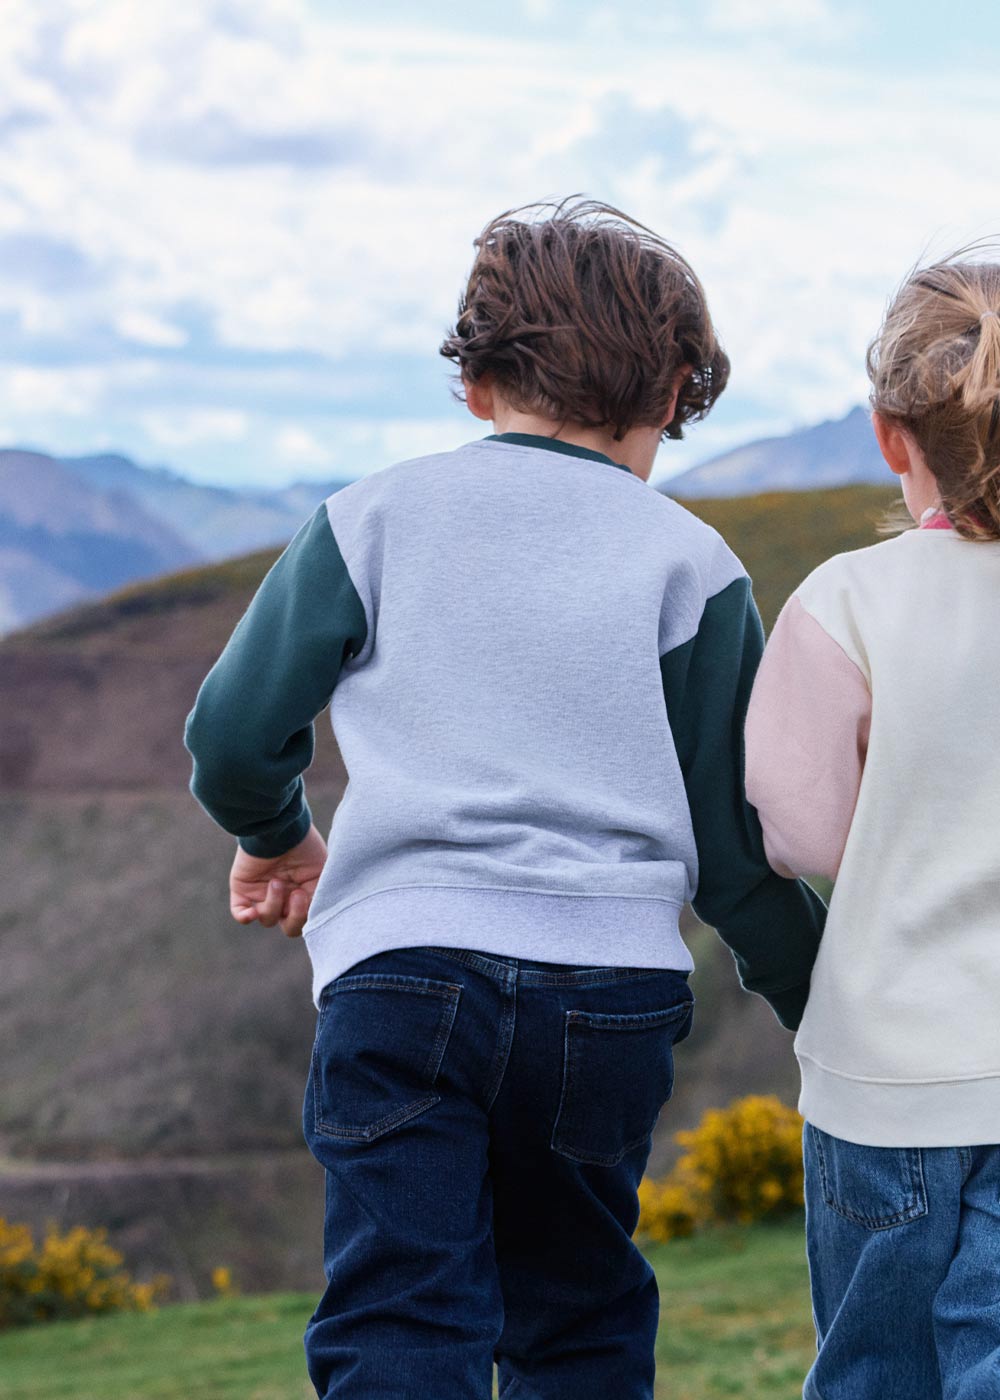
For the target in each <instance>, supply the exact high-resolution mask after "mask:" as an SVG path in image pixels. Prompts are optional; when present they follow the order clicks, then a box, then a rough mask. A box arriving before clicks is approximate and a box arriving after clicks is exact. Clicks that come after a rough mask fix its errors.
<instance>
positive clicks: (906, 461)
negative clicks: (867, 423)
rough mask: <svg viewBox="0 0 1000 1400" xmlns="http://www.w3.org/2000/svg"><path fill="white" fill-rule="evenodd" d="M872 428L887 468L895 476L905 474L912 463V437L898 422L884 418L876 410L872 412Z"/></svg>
mask: <svg viewBox="0 0 1000 1400" xmlns="http://www.w3.org/2000/svg"><path fill="white" fill-rule="evenodd" d="M872 428H873V429H874V430H875V440H876V442H877V443H878V446H879V451H880V452H881V453H882V456H883V457H884V458H885V461H886V465H887V466H888V468H889V470H890V471H893V472H895V473H896V475H897V476H905V475H906V473H907V472H908V471H909V470H910V467H911V464H912V463H911V443H912V439H911V437H910V435H909V433H907V431H906V429H905V428H901V427H900V426H899V424H898V423H894V422H893V421H892V419H891V418H885V417H883V415H882V414H881V413H877V412H876V413H873V414H872Z"/></svg>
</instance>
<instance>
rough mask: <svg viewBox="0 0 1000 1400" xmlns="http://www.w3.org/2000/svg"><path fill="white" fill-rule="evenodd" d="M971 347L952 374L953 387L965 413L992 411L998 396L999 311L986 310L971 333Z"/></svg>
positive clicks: (999, 362)
mask: <svg viewBox="0 0 1000 1400" xmlns="http://www.w3.org/2000/svg"><path fill="white" fill-rule="evenodd" d="M971 334H972V336H973V338H974V340H975V345H974V348H973V350H972V354H971V355H970V356H969V358H968V360H967V361H966V363H965V366H964V367H963V368H962V369H961V370H959V372H958V373H957V374H956V375H955V377H954V380H953V384H954V388H955V390H956V391H957V393H958V394H959V397H960V398H961V400H962V404H963V405H964V407H965V408H966V410H967V411H968V412H969V413H972V414H979V413H982V412H983V410H984V409H992V407H993V404H994V403H995V402H996V401H997V397H998V395H1000V311H996V310H994V309H993V308H992V307H987V308H986V309H985V310H984V311H983V312H981V314H980V315H979V317H978V318H977V322H976V326H975V327H974V328H973V330H972V332H971Z"/></svg>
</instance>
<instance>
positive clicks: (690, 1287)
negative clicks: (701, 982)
mask: <svg viewBox="0 0 1000 1400" xmlns="http://www.w3.org/2000/svg"><path fill="white" fill-rule="evenodd" d="M649 1258H650V1261H651V1262H652V1264H653V1266H654V1267H655V1269H656V1273H657V1277H658V1279H659V1282H660V1294H661V1301H662V1313H661V1320H660V1331H659V1337H658V1339H657V1389H656V1396H657V1400H668V1397H669V1400H730V1397H733V1396H743V1397H748V1398H749V1397H754V1400H758V1398H759V1400H798V1397H800V1396H801V1394H802V1378H803V1376H804V1375H805V1373H806V1371H807V1370H808V1368H809V1365H810V1363H811V1361H812V1357H813V1354H814V1343H813V1329H812V1321H811V1317H810V1310H809V1292H808V1274H807V1269H806V1263H805V1251H804V1244H803V1236H802V1225H801V1222H792V1223H790V1224H786V1225H780V1226H769V1227H760V1226H758V1227H755V1228H749V1229H735V1228H734V1229H727V1230H720V1231H716V1232H707V1233H705V1234H703V1235H700V1236H697V1237H695V1238H693V1239H690V1240H677V1241H675V1242H674V1243H672V1244H669V1245H657V1246H653V1247H651V1248H650V1250H649ZM314 1301H315V1300H314V1299H313V1298H312V1297H311V1296H310V1295H306V1294H296V1293H286V1294H271V1295H266V1296H263V1297H258V1298H233V1299H217V1300H215V1301H212V1302H206V1303H193V1304H177V1305H174V1306H171V1307H165V1308H161V1309H160V1311H159V1312H156V1313H152V1314H146V1315H143V1314H139V1315H122V1316H118V1317H105V1318H94V1319H93V1320H88V1321H82V1322H64V1323H57V1324H52V1325H49V1326H41V1327H35V1328H27V1329H24V1330H22V1331H17V1332H8V1333H5V1334H3V1335H0V1375H2V1376H3V1386H2V1394H3V1397H4V1400H50V1397H52V1396H53V1395H58V1396H59V1397H60V1400H108V1397H114V1400H191V1397H197V1400H309V1397H311V1396H312V1395H313V1392H312V1389H311V1387H310V1385H309V1383H308V1380H307V1378H306V1374H305V1366H304V1362H303V1354H302V1344H301V1336H302V1330H303V1328H304V1326H305V1322H306V1319H307V1318H308V1316H309V1313H310V1311H311V1309H312V1307H313V1303H314Z"/></svg>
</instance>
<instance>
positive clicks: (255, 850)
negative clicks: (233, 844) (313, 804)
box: [237, 798, 312, 860]
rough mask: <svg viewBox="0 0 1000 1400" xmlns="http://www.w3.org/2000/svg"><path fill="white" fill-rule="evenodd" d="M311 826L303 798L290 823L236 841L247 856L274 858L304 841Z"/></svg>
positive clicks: (310, 816)
mask: <svg viewBox="0 0 1000 1400" xmlns="http://www.w3.org/2000/svg"><path fill="white" fill-rule="evenodd" d="M311 826H312V812H310V810H309V804H308V802H306V801H305V799H304V798H303V801H302V810H301V811H300V812H299V815H298V816H297V817H296V818H295V820H294V821H293V822H292V823H291V825H289V826H283V827H281V828H280V830H278V831H274V832H269V833H268V834H266V835H264V836H239V837H237V841H238V843H239V845H240V848H241V849H242V850H244V851H246V853H247V855H248V856H256V857H257V859H258V860H274V859H275V857H276V856H283V855H284V854H285V852H286V851H290V850H291V849H292V847H293V846H297V845H298V844H299V842H300V841H304V840H305V838H306V836H307V834H308V832H309V828H310V827H311Z"/></svg>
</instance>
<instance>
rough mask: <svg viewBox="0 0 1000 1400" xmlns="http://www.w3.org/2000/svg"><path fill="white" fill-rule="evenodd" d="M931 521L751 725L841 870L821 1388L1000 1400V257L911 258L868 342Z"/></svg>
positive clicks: (821, 997) (796, 619)
mask: <svg viewBox="0 0 1000 1400" xmlns="http://www.w3.org/2000/svg"><path fill="white" fill-rule="evenodd" d="M868 373H869V377H870V379H871V382H872V392H871V403H872V408H873V410H874V411H873V415H872V423H873V427H874V430H875V435H876V437H877V439H878V444H879V447H880V448H881V451H882V454H883V456H884V457H885V460H886V462H887V463H888V465H889V467H890V468H891V470H892V471H893V472H895V473H896V474H897V475H898V476H899V477H900V478H901V482H902V488H903V497H904V499H905V502H906V506H907V508H908V510H909V513H910V515H911V516H912V517H913V519H914V521H916V522H918V524H919V528H918V529H915V530H913V529H910V530H908V531H907V532H906V533H905V534H902V535H900V536H898V537H897V538H894V539H889V540H884V541H882V542H881V543H879V544H876V545H873V546H871V547H870V548H867V549H860V550H856V551H854V552H851V553H848V554H841V555H837V556H836V557H834V558H833V559H830V560H828V561H827V562H826V563H825V564H823V565H821V566H820V567H819V568H818V569H816V570H815V571H814V572H813V573H812V574H810V575H809V577H808V578H807V579H806V580H805V582H804V583H803V584H802V585H801V587H800V588H798V589H797V590H796V592H795V593H794V594H793V596H792V597H791V599H790V600H789V601H788V603H787V604H786V605H785V607H784V609H783V611H782V613H781V616H780V617H779V619H778V621H777V623H776V625H775V628H774V632H773V634H772V636H771V639H770V641H769V642H768V645H767V648H766V651H765V654H764V658H763V661H762V664H761V667H760V670H759V672H758V676H757V679H756V683H755V686H754V690H753V694H752V697H751V701H750V706H749V711H748V715H747V725H746V765H747V793H748V796H749V798H750V801H751V802H752V803H753V805H754V806H755V807H756V808H757V809H758V811H759V813H760V817H761V823H762V826H763V829H764V836H765V845H766V850H767V854H768V859H769V861H770V864H771V866H772V867H773V868H774V869H775V870H777V871H778V872H779V873H780V874H784V875H792V874H796V875H806V874H810V875H816V874H819V875H826V876H828V877H829V878H830V879H836V888H835V890H834V894H833V899H832V902H831V905H830V913H829V919H828V923H827V928H826V933H825V935H824V937H823V940H822V943H821V945H820V950H819V955H818V958H817V961H816V964H815V967H814V970H813V974H812V979H811V984H810V992H809V998H808V1001H807V1004H806V1009H805V1013H804V1016H803V1019H802V1022H801V1025H800V1027H799V1030H798V1032H797V1034H796V1038H795V1052H796V1055H797V1057H798V1060H799V1065H800V1069H801V1074H802V1094H801V1098H800V1100H799V1108H800V1109H801V1111H802V1113H803V1116H804V1117H805V1119H806V1123H805V1127H804V1132H803V1147H804V1154H805V1174H806V1184H805V1193H806V1234H807V1245H808V1257H809V1269H810V1278H811V1285H812V1299H813V1314H814V1321H815V1325H816V1334H817V1341H818V1345H819V1354H818V1356H817V1359H816V1362H815V1364H814V1366H813V1367H812V1369H811V1370H810V1372H809V1375H808V1376H807V1378H806V1382H805V1388H804V1392H803V1393H804V1395H805V1396H806V1397H807V1400H820V1398H821V1400H942V1397H944V1400H988V1397H989V1400H996V1397H997V1396H1000V1145H998V1144H1000V947H998V937H1000V743H998V736H1000V263H986V262H982V261H974V260H970V259H969V256H968V252H967V251H963V252H961V253H958V254H955V255H953V256H951V257H949V258H946V259H944V260H942V261H941V262H937V263H934V264H933V265H930V266H927V267H923V268H918V269H916V270H915V271H914V272H912V273H911V274H910V275H909V277H908V278H907V279H906V281H905V282H904V283H903V285H902V287H901V288H900V290H899V291H898V293H897V294H896V296H895V297H894V299H893V300H892V302H891V303H890V305H889V308H888V311H887V313H886V316H885V319H884V321H883V324H882V327H881V329H880V331H879V333H878V335H877V336H876V338H875V340H874V341H873V342H872V344H871V346H870V348H869V351H868Z"/></svg>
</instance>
